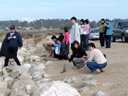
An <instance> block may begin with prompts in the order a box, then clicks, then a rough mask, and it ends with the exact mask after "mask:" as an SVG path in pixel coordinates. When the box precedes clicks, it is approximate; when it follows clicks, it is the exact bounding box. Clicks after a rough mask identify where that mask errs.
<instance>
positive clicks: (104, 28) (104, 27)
mask: <svg viewBox="0 0 128 96" xmlns="http://www.w3.org/2000/svg"><path fill="white" fill-rule="evenodd" d="M99 33H100V45H101V47H102V48H105V44H104V43H105V41H106V48H111V36H112V24H111V23H110V20H109V19H106V20H105V19H101V24H100V27H99Z"/></svg>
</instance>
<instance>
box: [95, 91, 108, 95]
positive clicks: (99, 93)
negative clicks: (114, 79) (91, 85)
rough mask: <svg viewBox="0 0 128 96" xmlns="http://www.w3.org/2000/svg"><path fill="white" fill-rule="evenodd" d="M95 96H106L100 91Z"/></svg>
mask: <svg viewBox="0 0 128 96" xmlns="http://www.w3.org/2000/svg"><path fill="white" fill-rule="evenodd" d="M95 96H106V94H105V93H104V92H103V91H98V92H97V93H96V95H95Z"/></svg>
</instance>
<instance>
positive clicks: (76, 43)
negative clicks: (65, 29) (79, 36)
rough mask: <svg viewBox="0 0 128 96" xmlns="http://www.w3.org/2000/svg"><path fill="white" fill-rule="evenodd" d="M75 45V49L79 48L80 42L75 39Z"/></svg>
mask: <svg viewBox="0 0 128 96" xmlns="http://www.w3.org/2000/svg"><path fill="white" fill-rule="evenodd" d="M73 47H74V48H75V49H78V48H79V42H78V41H74V42H73Z"/></svg>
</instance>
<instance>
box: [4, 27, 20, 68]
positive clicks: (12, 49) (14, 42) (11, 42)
mask: <svg viewBox="0 0 128 96" xmlns="http://www.w3.org/2000/svg"><path fill="white" fill-rule="evenodd" d="M5 42H7V43H8V49H7V54H6V56H5V57H6V58H5V64H4V67H7V66H8V61H9V59H10V58H13V59H14V60H15V61H16V63H17V65H19V66H20V65H21V64H20V62H19V60H18V58H17V51H18V48H21V47H22V46H23V43H22V38H21V35H20V34H19V33H18V32H17V31H15V26H14V25H11V26H10V32H9V33H7V35H6V37H5Z"/></svg>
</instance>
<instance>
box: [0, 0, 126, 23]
mask: <svg viewBox="0 0 128 96" xmlns="http://www.w3.org/2000/svg"><path fill="white" fill-rule="evenodd" d="M72 16H76V17H77V18H78V19H81V18H83V19H90V20H96V21H97V20H100V19H101V18H109V19H114V18H122V19H125V18H128V0H0V20H16V19H18V20H22V19H30V20H31V19H32V20H35V19H45V18H50V19H52V18H55V19H56V18H63V19H70V18H71V17H72Z"/></svg>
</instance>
